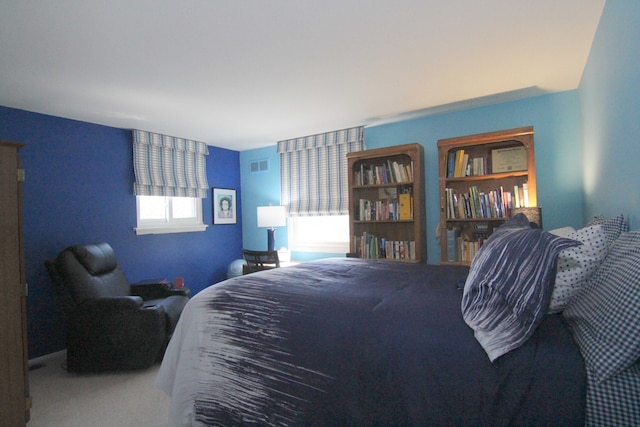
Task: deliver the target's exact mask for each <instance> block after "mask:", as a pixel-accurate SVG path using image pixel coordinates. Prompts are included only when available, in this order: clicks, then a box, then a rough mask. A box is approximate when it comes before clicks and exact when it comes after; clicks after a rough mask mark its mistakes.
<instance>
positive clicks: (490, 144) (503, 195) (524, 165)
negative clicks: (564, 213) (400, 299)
mask: <svg viewBox="0 0 640 427" xmlns="http://www.w3.org/2000/svg"><path fill="white" fill-rule="evenodd" d="M438 171H439V177H440V244H441V252H442V255H441V260H442V262H443V263H460V264H469V263H471V260H472V259H473V257H474V256H475V254H476V252H477V251H478V249H479V248H480V247H481V246H482V244H483V242H484V241H485V240H486V239H487V238H488V237H489V236H490V235H491V233H492V232H493V230H494V229H496V228H497V227H499V226H500V225H501V224H502V223H503V222H504V221H506V219H507V218H508V217H509V212H510V210H511V209H514V208H525V207H535V206H537V193H536V172H535V156H534V147H533V127H532V126H527V127H522V128H516V129H508V130H502V131H497V132H487V133H481V134H476V135H468V136H462V137H457V138H448V139H441V140H439V141H438Z"/></svg>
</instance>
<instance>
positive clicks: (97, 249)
mask: <svg viewBox="0 0 640 427" xmlns="http://www.w3.org/2000/svg"><path fill="white" fill-rule="evenodd" d="M68 249H69V250H70V251H71V252H72V253H73V254H74V255H75V257H76V259H77V260H78V261H79V262H80V264H82V265H83V266H84V268H86V269H87V271H89V273H91V274H92V275H94V276H98V275H102V274H106V273H109V272H111V271H113V270H114V269H115V268H116V265H117V263H116V256H115V254H114V252H113V248H112V247H111V245H109V244H108V243H94V244H89V245H78V246H71V247H70V248H68Z"/></svg>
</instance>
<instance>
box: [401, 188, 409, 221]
mask: <svg viewBox="0 0 640 427" xmlns="http://www.w3.org/2000/svg"><path fill="white" fill-rule="evenodd" d="M398 204H399V205H400V209H399V210H400V212H399V219H401V220H402V219H411V218H412V216H411V194H409V193H401V194H398Z"/></svg>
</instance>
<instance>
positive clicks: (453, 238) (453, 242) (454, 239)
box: [447, 228, 460, 262]
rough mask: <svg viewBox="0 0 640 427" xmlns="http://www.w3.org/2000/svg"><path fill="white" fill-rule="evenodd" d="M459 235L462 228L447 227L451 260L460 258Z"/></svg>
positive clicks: (448, 250) (448, 256)
mask: <svg viewBox="0 0 640 427" xmlns="http://www.w3.org/2000/svg"><path fill="white" fill-rule="evenodd" d="M458 236H460V230H458V229H457V228H453V229H447V261H449V262H453V261H457V260H458V248H457V243H458Z"/></svg>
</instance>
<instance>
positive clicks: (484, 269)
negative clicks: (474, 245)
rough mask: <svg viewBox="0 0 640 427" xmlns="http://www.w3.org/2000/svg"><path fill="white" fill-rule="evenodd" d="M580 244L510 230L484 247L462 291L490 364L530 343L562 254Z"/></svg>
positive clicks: (470, 322)
mask: <svg viewBox="0 0 640 427" xmlns="http://www.w3.org/2000/svg"><path fill="white" fill-rule="evenodd" d="M509 222H510V221H509ZM507 224H508V223H507ZM505 225H506V224H505ZM580 244H581V243H580V242H577V241H575V240H570V239H565V238H562V237H559V236H554V235H553V234H550V233H547V232H544V231H542V230H540V229H530V228H518V227H515V228H514V227H509V226H507V227H506V228H505V229H502V227H500V228H498V230H496V232H495V233H494V234H493V235H492V236H491V238H489V239H488V240H487V242H486V243H485V244H484V245H483V246H482V248H481V249H480V251H479V252H478V254H477V255H476V256H475V258H474V259H473V262H472V263H471V268H470V270H469V276H468V277H467V281H466V283H465V286H464V292H463V297H462V316H463V318H464V320H465V322H466V323H467V324H468V325H469V326H470V327H471V328H472V329H473V330H474V334H475V337H476V339H477V340H478V342H479V343H480V345H482V347H483V348H484V350H485V351H486V353H487V355H488V356H489V359H490V360H491V361H492V362H493V361H494V360H496V359H497V358H498V357H500V356H502V355H503V354H505V353H507V352H509V351H511V350H513V349H515V348H518V347H520V346H521V345H522V344H524V343H525V342H526V341H527V340H528V339H529V338H530V337H531V335H532V334H533V332H534V331H535V329H536V328H537V327H538V325H539V324H540V322H541V321H542V319H543V318H544V316H545V315H546V314H547V309H548V307H549V301H550V299H551V291H552V288H553V281H554V278H555V273H556V268H555V267H556V260H557V257H558V254H559V253H560V252H561V251H562V250H564V249H566V248H570V247H573V246H578V245H580Z"/></svg>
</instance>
